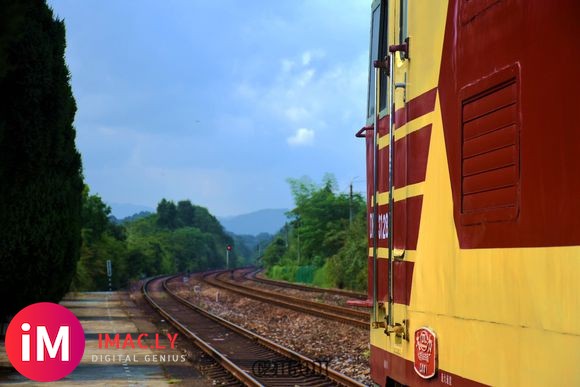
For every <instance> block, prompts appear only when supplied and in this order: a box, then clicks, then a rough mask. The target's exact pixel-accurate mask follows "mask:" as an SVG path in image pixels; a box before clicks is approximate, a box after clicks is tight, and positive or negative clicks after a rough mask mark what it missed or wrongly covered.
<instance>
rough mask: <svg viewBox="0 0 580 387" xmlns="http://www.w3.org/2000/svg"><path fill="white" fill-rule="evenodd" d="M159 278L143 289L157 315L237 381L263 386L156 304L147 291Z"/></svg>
mask: <svg viewBox="0 0 580 387" xmlns="http://www.w3.org/2000/svg"><path fill="white" fill-rule="evenodd" d="M159 278H160V277H155V278H150V279H149V280H147V281H146V282H145V283H144V284H143V287H142V288H141V291H142V293H143V296H144V297H145V300H147V302H148V303H149V304H150V305H151V307H152V308H153V309H155V310H156V311H157V313H159V314H160V315H161V316H163V317H164V318H165V319H166V320H167V321H169V322H170V323H171V325H173V326H174V327H175V328H176V329H177V330H178V331H179V332H181V333H182V334H184V335H185V336H186V337H188V338H189V339H190V340H192V341H193V342H194V344H195V345H196V346H198V347H199V348H200V349H201V350H202V351H203V352H205V353H206V354H207V355H209V356H210V357H211V358H213V359H214V360H215V361H216V362H217V363H218V364H219V365H220V366H222V367H223V368H224V369H226V370H227V371H228V372H229V373H230V374H232V376H234V377H235V378H236V379H237V380H239V381H241V382H242V383H244V384H245V385H247V386H263V384H262V383H260V382H259V381H257V380H256V379H254V378H253V377H252V376H251V375H249V374H248V373H247V372H246V371H244V370H243V369H242V368H240V367H238V366H237V365H236V364H234V363H233V362H232V361H231V360H229V359H228V358H227V357H226V356H224V355H223V354H222V353H220V352H219V351H218V350H217V349H215V348H214V347H213V346H212V345H211V344H209V343H207V342H206V341H205V340H203V339H202V338H201V337H199V336H198V335H196V334H195V333H194V332H192V331H191V330H189V329H188V328H187V327H186V326H185V325H183V324H181V323H180V322H179V321H178V320H177V319H176V318H174V317H173V316H171V315H170V314H169V313H168V312H167V311H166V310H164V309H163V308H162V307H161V306H160V305H159V304H158V303H157V302H155V300H153V298H152V297H151V296H150V295H149V292H148V291H147V287H148V286H149V284H150V283H151V281H154V280H158V279H159ZM170 278H172V277H170ZM166 281H167V279H166V280H164V281H163V287H164V288H165V282H166ZM170 295H171V293H170Z"/></svg>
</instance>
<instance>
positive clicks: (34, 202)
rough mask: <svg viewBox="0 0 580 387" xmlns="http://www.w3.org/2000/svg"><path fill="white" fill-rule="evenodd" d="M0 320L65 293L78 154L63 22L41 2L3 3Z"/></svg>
mask: <svg viewBox="0 0 580 387" xmlns="http://www.w3.org/2000/svg"><path fill="white" fill-rule="evenodd" d="M0 10H1V11H0V182H1V183H0V236H1V237H0V262H1V263H2V269H1V270H0V319H2V318H3V317H6V316H7V315H10V314H13V313H14V312H16V311H18V310H19V309H21V308H22V307H24V306H25V305H28V304H31V303H34V302H38V301H58V300H60V298H62V296H63V295H64V294H65V293H66V292H67V291H68V288H69V285H70V282H71V280H72V277H73V275H74V272H75V267H76V263H77V260H78V258H79V249H80V242H81V240H80V229H81V198H82V190H83V181H82V174H81V158H80V155H79V153H78V152H77V150H76V148H75V130H74V128H73V120H74V116H75V112H76V105H75V100H74V98H73V95H72V90H71V87H70V84H69V72H68V69H67V67H66V64H65V60H64V51H65V45H66V43H65V26H64V23H63V22H62V21H59V20H55V19H54V16H53V13H52V11H51V10H50V9H49V8H48V6H47V5H46V4H45V2H44V1H42V0H29V1H10V0H0Z"/></svg>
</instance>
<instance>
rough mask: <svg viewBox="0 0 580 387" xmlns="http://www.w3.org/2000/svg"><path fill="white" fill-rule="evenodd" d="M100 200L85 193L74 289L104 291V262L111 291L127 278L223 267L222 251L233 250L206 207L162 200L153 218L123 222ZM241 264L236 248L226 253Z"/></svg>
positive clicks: (147, 216)
mask: <svg viewBox="0 0 580 387" xmlns="http://www.w3.org/2000/svg"><path fill="white" fill-rule="evenodd" d="M110 212H111V209H110V208H109V207H108V206H107V205H106V204H104V203H103V201H102V200H101V198H100V197H98V196H96V195H92V196H91V195H88V192H85V197H84V204H83V233H82V235H83V248H82V257H81V261H80V263H79V267H78V270H77V275H76V277H75V281H74V288H75V289H77V290H106V289H108V278H107V271H106V262H107V260H111V262H112V267H113V278H112V279H113V284H112V285H113V288H114V289H118V288H120V287H123V286H125V285H126V284H127V282H128V281H129V280H130V279H138V278H143V277H150V276H154V275H157V274H166V273H175V272H194V271H201V270H206V269H213V268H224V267H225V266H226V246H227V245H232V246H235V243H234V239H233V237H232V236H230V235H228V234H226V233H225V232H224V230H223V228H222V226H221V224H220V223H219V222H218V220H217V219H216V218H215V217H214V216H213V215H212V214H210V213H209V211H208V210H207V209H206V208H203V207H200V206H196V205H193V204H192V203H191V202H190V201H189V200H183V201H180V202H178V203H177V205H176V204H175V203H174V202H173V201H169V200H166V199H163V200H161V201H160V202H159V204H158V206H157V212H156V213H155V214H149V215H146V214H144V215H143V216H140V217H136V218H133V219H132V220H130V221H125V222H122V223H118V222H114V221H113V220H112V218H111V217H110ZM239 261H241V259H240V254H239V253H238V249H237V248H234V249H233V250H232V251H231V252H230V253H229V265H230V267H235V266H236V265H237V264H238V262H239Z"/></svg>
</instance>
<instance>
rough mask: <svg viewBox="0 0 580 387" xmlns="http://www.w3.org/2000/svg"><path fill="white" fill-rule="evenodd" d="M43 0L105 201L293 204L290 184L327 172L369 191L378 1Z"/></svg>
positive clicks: (83, 146)
mask: <svg viewBox="0 0 580 387" xmlns="http://www.w3.org/2000/svg"><path fill="white" fill-rule="evenodd" d="M48 2H49V5H50V6H51V7H52V8H53V9H54V11H55V14H56V15H57V16H58V17H59V18H63V19H64V20H65V23H66V28H67V63H68V66H69V69H70V72H71V74H72V86H73V91H74V94H75V98H76V100H77V105H78V111H77V115H76V120H75V126H76V129H77V146H78V148H79V150H80V152H81V153H82V156H83V164H84V175H85V179H86V181H87V183H88V184H89V186H90V187H91V192H92V193H98V194H99V195H100V196H101V197H102V198H103V199H104V200H105V201H106V202H108V203H132V204H137V205H142V206H147V207H151V208H155V207H156V205H157V203H158V202H159V200H160V199H161V198H163V197H165V198H168V199H173V200H181V199H186V198H187V199H191V201H192V202H193V203H195V204H199V205H203V206H205V207H208V208H209V210H210V211H211V212H213V213H214V214H217V215H221V216H224V215H236V214H242V213H247V212H250V211H254V210H258V209H264V208H291V207H292V204H293V202H292V196H291V194H290V190H289V187H288V184H287V183H286V178H288V177H294V178H298V177H301V176H304V175H308V176H310V177H311V178H312V179H314V180H315V181H320V179H321V177H322V176H323V175H324V174H325V173H326V172H329V173H333V174H334V175H335V176H336V177H337V179H338V182H339V185H340V189H341V190H343V191H345V192H346V190H347V189H348V184H349V182H350V181H351V180H352V179H353V178H355V177H359V178H358V179H356V181H355V184H354V188H355V190H357V191H364V180H363V177H364V146H363V141H362V140H358V139H355V137H354V133H355V132H356V131H357V130H358V129H359V128H360V127H362V126H363V125H364V115H365V114H364V112H365V105H366V87H367V86H366V84H367V66H368V65H367V62H368V33H369V20H370V0H369V1H365V0H348V1H347V0H340V1H337V0H326V1H324V0H320V1H318V0H277V1H265V0H260V1H258V0H255V1H250V0H221V1H215V0H204V1H202V0H181V1H179V0H156V1H146V0H82V1H79V0H49V1H48Z"/></svg>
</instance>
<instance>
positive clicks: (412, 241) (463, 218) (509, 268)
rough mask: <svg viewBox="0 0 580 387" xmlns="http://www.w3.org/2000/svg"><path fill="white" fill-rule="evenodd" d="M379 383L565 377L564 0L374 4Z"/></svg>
mask: <svg viewBox="0 0 580 387" xmlns="http://www.w3.org/2000/svg"><path fill="white" fill-rule="evenodd" d="M370 35H371V38H370V65H369V92H368V108H367V112H366V116H367V121H366V126H365V127H363V128H362V129H361V130H360V131H359V132H358V133H357V136H358V137H361V138H364V139H365V142H366V164H367V198H368V215H369V218H368V220H369V221H368V224H369V230H368V231H369V232H368V234H369V238H368V243H369V257H368V270H369V283H368V289H369V294H368V297H369V299H368V301H367V302H366V304H367V306H369V307H371V308H372V314H371V329H370V348H371V350H370V352H371V353H370V362H371V376H372V379H373V382H374V383H376V384H377V385H380V386H405V385H409V386H427V385H429V386H431V385H437V386H480V385H493V386H579V385H580V371H578V370H579V369H580V367H579V363H580V349H579V348H580V123H579V121H576V118H575V117H576V115H575V114H576V113H577V109H580V97H579V90H580V72H579V71H578V70H579V64H580V41H579V40H578V38H579V37H580V3H578V2H577V1H572V0H558V1H544V0H533V1H531V0H437V1H432V0H390V1H388V0H375V1H373V3H372V5H371V32H370Z"/></svg>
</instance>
